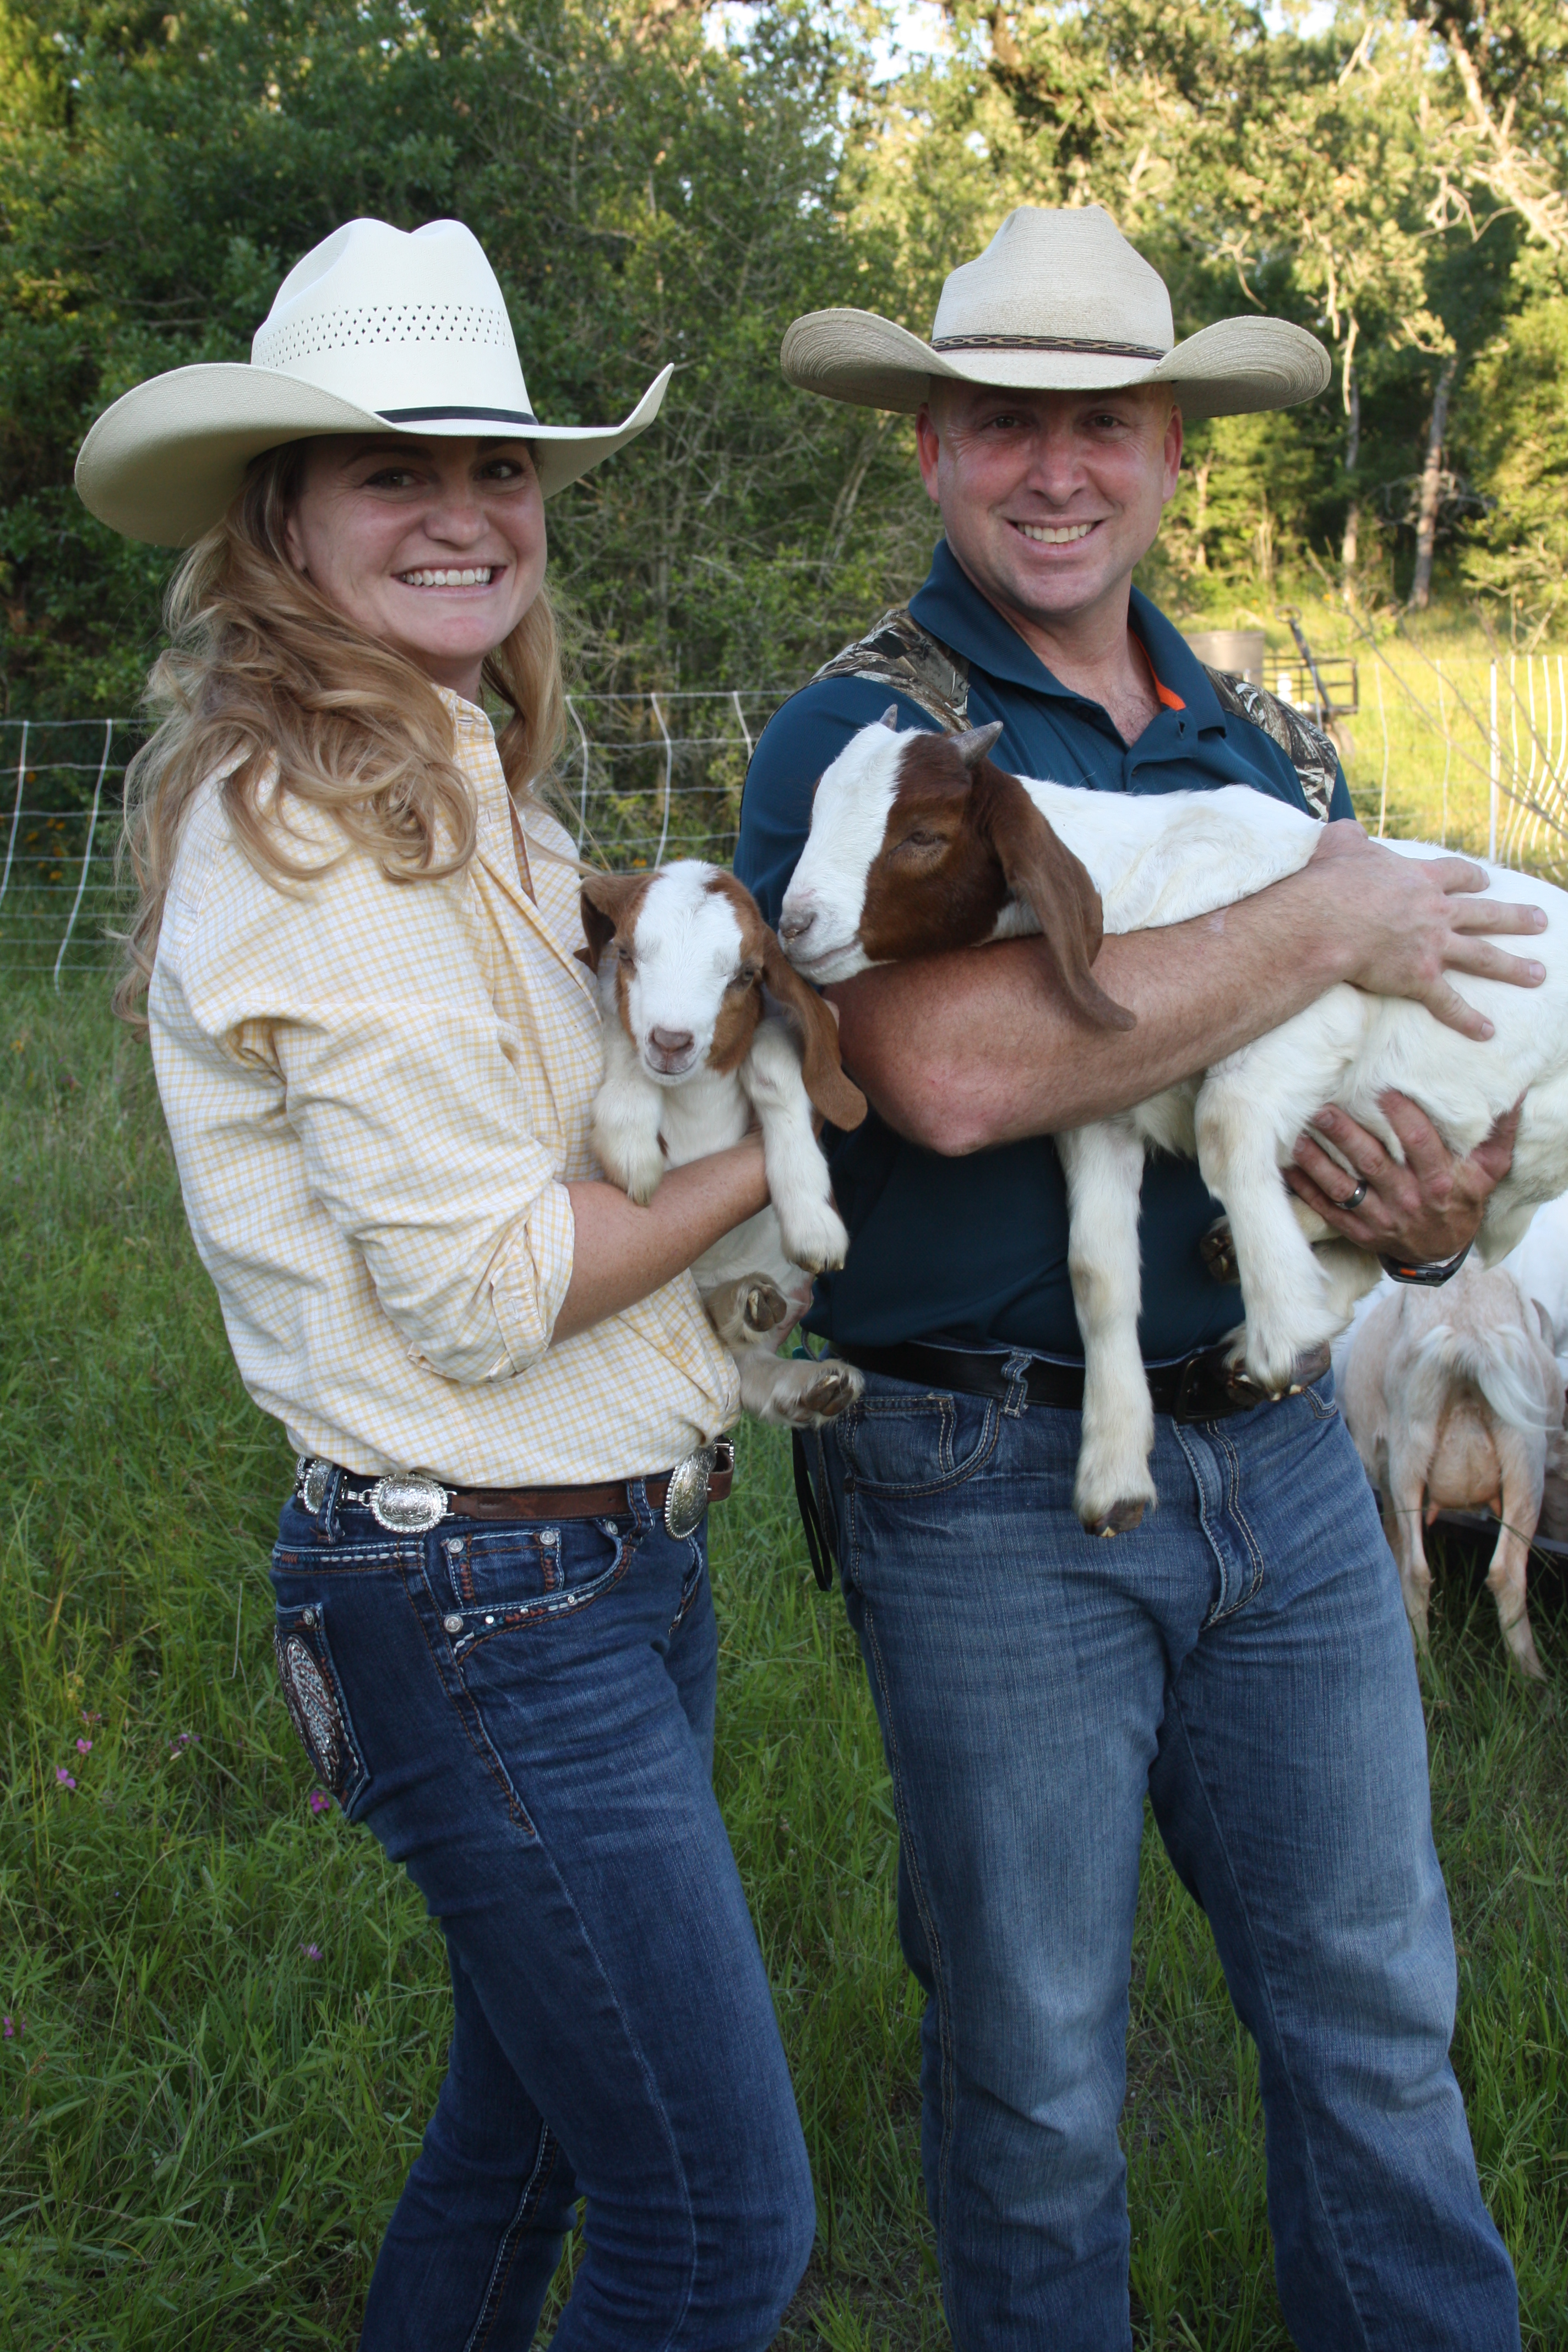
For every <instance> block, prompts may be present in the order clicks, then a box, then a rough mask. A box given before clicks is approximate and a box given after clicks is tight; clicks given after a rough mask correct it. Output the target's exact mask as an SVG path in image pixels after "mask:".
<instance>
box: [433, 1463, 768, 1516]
mask: <svg viewBox="0 0 1568 2352" xmlns="http://www.w3.org/2000/svg"><path fill="white" fill-rule="evenodd" d="M734 1477H735V1459H734V1455H733V1454H732V1453H731V1454H730V1455H729V1457H728V1459H725V1458H724V1457H723V1456H722V1454H721V1459H720V1461H719V1462H718V1463H717V1464H716V1465H714V1467H713V1468H712V1469H711V1470H710V1472H709V1474H708V1500H709V1501H710V1503H721V1502H722V1501H723V1500H724V1498H725V1496H727V1495H728V1493H729V1491H730V1488H731V1486H732V1485H733V1483H734ZM669 1480H670V1473H669V1472H668V1470H666V1471H662V1472H661V1473H660V1475H658V1477H657V1478H644V1479H643V1480H642V1481H641V1482H640V1483H641V1486H642V1489H643V1492H644V1494H645V1495H646V1496H647V1499H648V1506H649V1507H650V1509H652V1510H655V1511H662V1510H663V1508H664V1505H665V1497H666V1496H668V1493H669ZM631 1508H632V1500H631V1493H630V1489H629V1487H628V1486H627V1485H626V1481H625V1479H622V1480H621V1481H620V1482H619V1484H618V1485H616V1486H448V1488H447V1509H448V1510H449V1511H450V1512H451V1514H452V1517H454V1518H455V1519H624V1518H625V1517H626V1515H627V1513H628V1512H629V1511H630V1510H631Z"/></svg>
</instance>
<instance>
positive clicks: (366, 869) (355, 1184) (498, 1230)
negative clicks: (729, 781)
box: [148, 694, 739, 1486]
mask: <svg viewBox="0 0 1568 2352" xmlns="http://www.w3.org/2000/svg"><path fill="white" fill-rule="evenodd" d="M442 698H443V700H444V701H445V702H446V703H447V707H448V709H450V710H451V713H452V719H453V727H454V732H455V737H456V748H457V757H458V765H459V766H460V767H461V769H462V771H463V772H464V774H465V775H466V776H467V777H468V780H469V782H471V784H472V786H473V789H474V793H475V795H476V797H477V800H478V803H479V846H478V850H477V853H476V855H475V856H474V858H473V859H472V861H471V862H470V864H469V865H468V867H467V869H466V870H465V871H464V872H463V873H462V874H460V875H458V876H455V877H453V878H452V879H450V880H448V881H444V882H415V883H402V884H397V883H391V882H388V881H386V880H385V879H384V877H383V876H382V875H381V874H380V872H379V871H378V870H377V867H376V866H375V864H374V860H373V859H371V858H370V857H368V856H364V855H363V854H362V853H361V852H359V851H356V850H349V851H348V852H347V853H346V854H342V835H340V834H338V833H337V832H336V831H335V830H334V829H333V827H332V826H331V820H330V819H328V818H326V817H325V816H323V815H321V814H319V813H317V812H314V811H301V810H300V804H299V803H291V804H290V810H289V815H290V822H291V823H292V824H295V825H296V826H297V827H298V830H299V832H300V835H301V836H302V838H303V841H304V843H305V853H306V854H313V851H312V850H311V846H310V845H312V844H317V845H320V850H321V855H322V856H323V857H326V856H336V863H334V864H332V865H331V867H330V869H329V870H328V871H326V872H324V873H322V874H321V875H320V876H319V877H316V878H313V879H312V880H310V881H309V882H307V883H304V884H302V885H299V886H295V887H288V888H280V887H277V886H275V885H274V884H272V883H269V882H268V881H266V880H265V879H263V877H261V876H259V875H258V873H257V872H256V870H255V868H254V867H253V866H251V865H250V864H249V862H248V861H247V858H246V857H245V856H244V854H243V852H242V851H241V849H240V848H239V846H238V845H237V842H236V840H235V838H234V835H233V834H232V831H231V829H230V827H229V824H228V822H227V819H226V816H225V814H224V811H223V804H222V800H221V797H220V794H219V790H218V782H217V780H216V779H215V780H214V781H213V782H210V783H209V784H207V785H206V786H205V788H204V790H203V791H202V793H200V794H199V795H198V797H197V798H196V800H195V802H194V803H193V805H192V807H191V809H190V812H189V814H188V817H187V820H186V824H185V827H184V834H183V836H182V839H181V844H180V849H179V855H178V857H177V859H176V862H175V867H174V880H173V885H172V887H171V889H170V892H169V898H168V904H167V908H166V910H165V913H164V917H163V931H162V936H161V938H160V940H159V943H158V953H157V960H156V963H155V966H154V969H153V983H152V989H151V992H150V996H149V1007H148V1009H149V1014H150V1018H151V1022H152V1030H153V1059H154V1062H155V1064H156V1066H157V1073H158V1087H159V1091H160V1093H161V1095H162V1097H163V1109H164V1114H165V1116H166V1118H167V1119H168V1123H169V1132H170V1135H171V1137H172V1139H173V1141H174V1156H175V1159H176V1160H177V1161H178V1163H179V1170H180V1181H181V1184H182V1185H183V1187H184V1198H185V1208H186V1212H187V1213H188V1215H189V1217H190V1222H191V1231H192V1233H193V1234H194V1235H195V1244H196V1247H197V1249H198V1251H199V1252H200V1254H201V1258H202V1263H203V1265H205V1267H206V1269H207V1272H208V1273H209V1274H210V1275H211V1276H212V1278H213V1280H214V1282H215V1283H216V1285H217V1291H218V1297H219V1298H220V1299H221V1301H222V1304H223V1313H224V1320H225V1323H226V1326H227V1329H228V1336H229V1340H230V1343H231V1345H232V1347H233V1349H234V1352H235V1357H236V1360H237V1363H238V1365H239V1370H240V1373H241V1375H242V1377H243V1379H244V1381H245V1384H246V1387H247V1389H248V1390H249V1391H250V1393H251V1395H252V1396H253V1397H254V1398H255V1400H256V1402H257V1403H258V1404H259V1405H260V1406H262V1407H263V1408H264V1410H265V1411H267V1412H271V1413H275V1414H276V1415H277V1416H278V1418H279V1420H280V1421H282V1422H283V1423H285V1425H286V1426H287V1428H288V1431H289V1438H290V1439H291V1441H292V1443H293V1444H294V1445H295V1447H296V1448H297V1450H298V1451H299V1452H300V1453H301V1454H319V1455H323V1456H325V1457H326V1458H327V1459H328V1460H331V1461H333V1462H340V1463H342V1465H344V1466H345V1467H346V1468H348V1469H350V1470H353V1471H355V1472H358V1473H360V1474H362V1475H365V1474H375V1475H379V1474H381V1473H384V1472H388V1471H395V1470H422V1471H426V1472H427V1473H429V1474H430V1475H432V1476H434V1477H437V1478H440V1479H442V1480H444V1481H445V1482H446V1483H447V1484H448V1485H452V1486H521V1485H528V1486H557V1485H560V1486H577V1485H588V1484H595V1483H597V1482H599V1481H600V1480H605V1479H611V1478H621V1477H626V1476H635V1475H637V1474H639V1473H642V1472H650V1471H656V1470H661V1469H665V1468H668V1465H670V1464H671V1463H673V1462H677V1461H679V1459H680V1458H681V1456H682V1455H683V1454H688V1453H689V1452H690V1450H691V1449H692V1447H693V1446H695V1445H699V1444H704V1443H705V1442H706V1441H707V1440H708V1439H709V1438H710V1437H712V1436H715V1435H716V1434H717V1433H718V1432H719V1431H720V1430H721V1429H724V1428H726V1427H728V1425H729V1424H730V1423H731V1422H732V1421H733V1420H734V1418H735V1415H736V1413H737V1412H738V1411H739V1394H738V1389H737V1383H736V1379H735V1372H734V1368H733V1366H732V1364H731V1361H730V1359H729V1357H728V1356H727V1355H726V1354H725V1353H724V1351H723V1349H721V1347H720V1345H719V1343H718V1341H717V1340H716V1339H715V1338H714V1336H713V1332H712V1330H711V1328H710V1325H709V1322H708V1319H707V1318H706V1316H705V1315H704V1314H703V1311H702V1307H701V1303H700V1300H699V1298H698V1296H697V1289H696V1286H695V1284H694V1283H693V1282H692V1280H691V1277H690V1276H689V1275H681V1276H679V1277H678V1278H677V1279H676V1280H675V1281H674V1282H670V1283H667V1284H666V1285H665V1286H664V1288H663V1289H662V1290H657V1291H655V1292H654V1294H653V1296H652V1297H649V1298H645V1299H644V1300H642V1301H641V1303H640V1304H639V1305H637V1306H636V1307H628V1308H627V1309H626V1311H625V1313H623V1314H620V1315H613V1316H610V1317H609V1318H607V1319H606V1320H605V1321H604V1322H603V1323H600V1324H597V1325H595V1328H593V1329H592V1330H589V1331H584V1332H582V1333H579V1334H578V1336H577V1337H576V1338H574V1339H564V1340H563V1341H561V1342H560V1344H559V1345H555V1344H552V1339H551V1332H552V1328H553V1325H554V1321H555V1318H556V1315H557V1313H558V1312H559V1310H560V1307H561V1302H562V1299H563V1297H564V1296H565V1292H566V1286H567V1284H568V1282H569V1281H570V1279H571V1275H572V1251H573V1217H572V1204H571V1199H570V1196H569V1194H568V1192H567V1191H566V1185H567V1183H568V1182H569V1181H575V1180H578V1179H582V1178H591V1177H595V1176H598V1175H599V1174H600V1173H601V1171H600V1170H599V1168H598V1166H597V1164H596V1163H595V1159H594V1155H593V1150H592V1148H591V1146H590V1143H589V1134H588V1121H589V1112H590V1108H591V1106H592V1103H593V1098H594V1093H595V1087H597V1085H598V1081H599V1072H600V1028H599V1012H598V1005H597V1002H596V999H595V994H594V990H593V984H592V982H591V981H590V979H589V976H588V974H587V972H586V971H585V970H584V966H583V965H582V964H581V963H579V962H578V961H576V960H575V956H574V950H576V949H577V948H579V947H580V946H581V945H582V944H583V931H582V926H581V921H580V918H579V914H578V884H577V877H576V874H575V871H574V868H573V867H572V866H568V865H565V864H563V863H560V862H558V860H557V858H554V857H552V856H548V855H534V856H531V859H530V864H531V869H532V880H533V886H534V889H535V891H536V892H537V894H538V897H537V903H535V902H533V901H531V899H530V898H529V897H528V895H527V893H526V891H525V890H524V889H523V888H522V887H521V882H520V880H519V877H518V867H517V859H516V855H515V851H514V847H513V841H512V835H511V829H510V801H509V796H508V793H507V788H506V781H505V778H504V776H503V774H502V772H501V765H500V757H499V755H498V753H497V751H496V745H495V738H494V735H493V732H492V730H491V728H490V723H489V719H487V718H486V717H485V715H484V713H483V712H482V711H481V710H479V709H475V707H474V706H473V705H472V704H471V703H468V702H464V701H462V700H461V699H460V698H458V696H457V695H454V694H444V695H443V697H442ZM523 821H524V824H525V828H526V831H527V835H528V837H529V840H530V843H531V845H532V847H533V848H534V849H535V850H536V851H539V850H542V851H545V852H549V851H552V850H553V851H556V852H559V853H563V854H564V855H565V856H570V855H571V854H572V843H571V841H570V839H569V838H568V836H567V835H566V834H565V833H564V832H563V829H562V828H561V826H560V825H558V824H556V823H555V822H554V820H553V819H552V818H551V817H549V816H547V815H545V814H542V812H541V811H539V810H537V809H532V808H531V809H529V810H528V811H527V812H526V814H525V816H524V820H523ZM294 854H295V855H296V856H298V855H300V851H298V850H296V851H295V852H294Z"/></svg>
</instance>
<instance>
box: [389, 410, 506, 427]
mask: <svg viewBox="0 0 1568 2352" xmlns="http://www.w3.org/2000/svg"><path fill="white" fill-rule="evenodd" d="M375 413H376V415H378V416H380V417H383V418H384V420H385V422H386V423H387V424H388V425H445V424H450V423H451V422H452V421H453V419H454V418H458V417H460V418H462V419H463V420H464V421H465V422H467V423H469V424H474V425H537V424H538V422H539V419H538V417H537V416H535V415H534V413H533V411H532V409H531V408H378V409H377V410H376V412H375Z"/></svg>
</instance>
